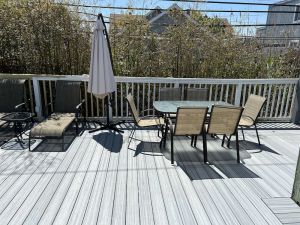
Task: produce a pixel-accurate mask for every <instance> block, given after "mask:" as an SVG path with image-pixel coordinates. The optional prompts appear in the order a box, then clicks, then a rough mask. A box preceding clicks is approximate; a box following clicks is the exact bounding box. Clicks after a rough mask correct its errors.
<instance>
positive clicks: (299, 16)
mask: <svg viewBox="0 0 300 225" xmlns="http://www.w3.org/2000/svg"><path fill="white" fill-rule="evenodd" d="M294 21H300V5H298V6H296V10H295V17H294Z"/></svg>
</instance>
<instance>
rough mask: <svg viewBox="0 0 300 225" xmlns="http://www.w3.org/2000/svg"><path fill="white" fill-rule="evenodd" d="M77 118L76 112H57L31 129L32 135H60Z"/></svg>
mask: <svg viewBox="0 0 300 225" xmlns="http://www.w3.org/2000/svg"><path fill="white" fill-rule="evenodd" d="M74 120H75V113H55V114H52V115H51V116H49V117H48V118H47V119H46V120H44V121H43V122H41V123H39V124H38V125H37V126H35V127H34V128H32V129H31V131H30V132H31V134H30V135H31V136H36V137H39V136H45V137H60V136H62V134H63V132H64V131H65V130H66V129H67V127H68V126H69V125H70V124H71V123H72V122H73V121H74Z"/></svg>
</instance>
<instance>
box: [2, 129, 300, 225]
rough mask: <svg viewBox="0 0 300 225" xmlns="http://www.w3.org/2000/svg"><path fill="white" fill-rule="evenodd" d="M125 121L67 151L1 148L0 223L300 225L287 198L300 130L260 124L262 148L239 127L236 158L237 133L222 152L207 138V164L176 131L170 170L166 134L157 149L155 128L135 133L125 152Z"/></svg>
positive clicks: (78, 139)
mask: <svg viewBox="0 0 300 225" xmlns="http://www.w3.org/2000/svg"><path fill="white" fill-rule="evenodd" d="M268 126H270V125H268ZM284 126H285V127H286V125H284ZM124 127H125V128H129V130H126V129H125V130H124V131H125V133H124V135H123V136H121V135H117V134H114V133H111V132H107V131H100V132H98V133H94V134H89V133H88V132H87V131H86V132H84V133H83V134H82V136H78V137H76V139H75V140H74V141H73V142H72V144H71V145H70V146H69V148H68V149H67V150H66V151H64V152H62V151H56V150H57V149H60V147H59V142H58V143H42V144H41V146H42V147H41V148H40V149H42V151H34V152H28V151H27V150H3V149H0V159H1V160H0V224H1V225H6V224H14V225H19V224H29V225H35V224H43V225H44V224H59V225H65V224H69V225H79V224H83V225H93V224H103V225H110V224H114V225H123V224H124V225H125V224H130V225H139V224H143V225H149V224H153V225H168V224H181V225H202V224H205V225H206V224H218V225H219V224H230V225H231V224H249V225H253V224H259V225H260V224H266V225H267V224H272V225H273V224H275V225H276V224H278V225H280V224H300V217H299V215H300V207H299V206H298V205H296V204H295V203H294V202H293V201H292V200H291V199H290V195H291V192H292V186H293V179H294V174H295V168H296V159H297V156H298V154H299V145H300V130H295V128H294V127H293V129H291V130H288V129H287V128H285V130H280V129H278V127H279V128H280V124H276V126H274V130H270V129H267V130H259V133H260V136H261V143H262V146H261V147H259V146H258V145H257V143H256V142H257V139H256V136H255V132H254V130H246V131H245V136H246V140H245V141H243V140H240V146H241V158H242V163H241V164H237V163H236V151H235V140H234V138H233V140H232V144H231V146H232V148H231V149H227V148H226V147H222V146H221V140H220V138H216V139H212V138H211V137H209V138H208V154H209V155H208V159H209V164H204V163H203V152H202V140H201V138H199V139H198V144H197V148H193V147H191V146H190V139H189V138H187V137H178V138H177V137H176V138H175V145H174V146H175V160H176V166H172V165H171V163H170V145H169V140H168V142H167V148H166V149H163V150H162V149H160V147H159V141H160V139H159V138H158V137H157V131H154V130H137V132H136V134H135V137H136V139H134V140H132V142H131V144H130V149H128V148H127V145H128V136H129V132H130V131H131V130H130V127H131V125H130V126H127V125H126V126H124ZM271 127H272V126H271ZM240 138H241V137H240ZM53 149H56V150H55V151H53Z"/></svg>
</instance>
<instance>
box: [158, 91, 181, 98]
mask: <svg viewBox="0 0 300 225" xmlns="http://www.w3.org/2000/svg"><path fill="white" fill-rule="evenodd" d="M159 92H160V98H159V100H160V101H180V100H181V88H161V89H160V90H159Z"/></svg>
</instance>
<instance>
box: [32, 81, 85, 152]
mask: <svg viewBox="0 0 300 225" xmlns="http://www.w3.org/2000/svg"><path fill="white" fill-rule="evenodd" d="M80 84H81V82H78V81H57V82H56V93H55V101H54V102H52V104H53V105H54V112H53V113H52V112H51V113H49V111H51V110H50V109H48V108H51V107H50V105H51V102H50V103H49V104H48V105H47V106H46V107H45V108H46V111H47V115H49V116H48V117H47V119H46V120H44V121H43V122H41V123H39V124H38V125H36V126H35V127H33V128H32V129H31V130H30V133H29V143H30V139H31V138H34V137H44V138H61V139H62V150H64V135H65V131H66V130H67V129H68V127H69V126H70V125H71V124H72V123H73V122H75V125H76V135H78V119H79V116H80V114H81V112H82V104H83V103H84V102H85V100H81V92H80ZM76 135H75V136H76ZM29 150H30V145H29Z"/></svg>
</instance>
